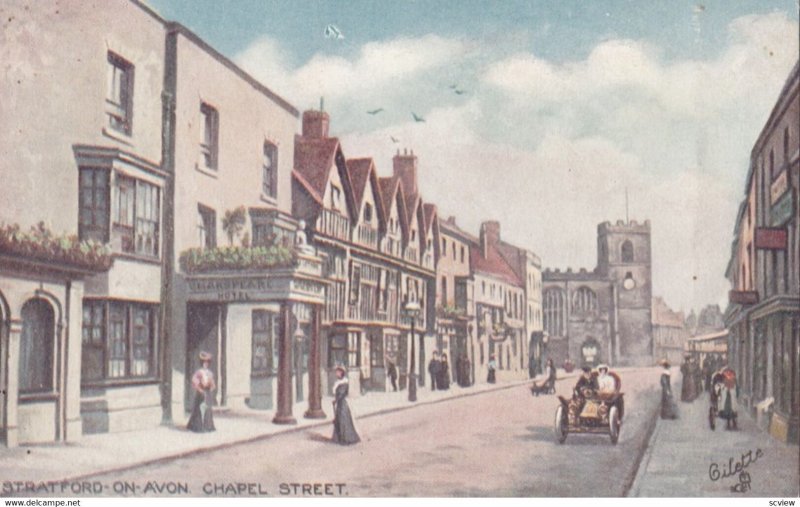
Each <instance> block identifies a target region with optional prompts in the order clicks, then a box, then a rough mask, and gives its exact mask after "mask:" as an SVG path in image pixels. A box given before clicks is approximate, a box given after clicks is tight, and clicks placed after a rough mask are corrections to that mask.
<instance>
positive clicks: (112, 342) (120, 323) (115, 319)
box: [107, 303, 127, 378]
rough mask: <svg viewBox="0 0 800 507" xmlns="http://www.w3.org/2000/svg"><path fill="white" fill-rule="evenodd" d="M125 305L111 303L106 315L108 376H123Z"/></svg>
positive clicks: (125, 352) (125, 350)
mask: <svg viewBox="0 0 800 507" xmlns="http://www.w3.org/2000/svg"><path fill="white" fill-rule="evenodd" d="M125 313H126V312H125V307H123V306H122V305H121V304H119V303H112V304H111V306H110V311H109V316H108V320H109V322H108V332H109V336H108V345H107V353H108V376H109V377H111V378H118V377H124V376H125V358H126V355H127V346H126V340H125V334H126V333H125V327H126V320H127V319H126V318H125Z"/></svg>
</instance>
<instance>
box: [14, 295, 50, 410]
mask: <svg viewBox="0 0 800 507" xmlns="http://www.w3.org/2000/svg"><path fill="white" fill-rule="evenodd" d="M54 344H55V315H54V313H53V307H52V306H50V303H48V302H47V301H45V300H44V299H38V298H37V299H31V300H30V301H28V302H27V303H25V305H24V306H23V307H22V337H21V339H20V350H19V392H20V394H28V393H39V392H47V391H52V390H53V346H54Z"/></svg>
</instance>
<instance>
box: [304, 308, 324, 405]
mask: <svg viewBox="0 0 800 507" xmlns="http://www.w3.org/2000/svg"><path fill="white" fill-rule="evenodd" d="M321 311H322V308H321V307H320V306H318V305H313V306H312V307H311V336H310V337H309V338H310V340H311V343H310V344H309V351H308V410H306V413H305V414H304V415H303V417H305V418H306V419H325V417H326V415H325V412H324V411H323V410H322V374H321V373H320V366H321V361H320V345H321V344H320V320H321V315H320V312H321Z"/></svg>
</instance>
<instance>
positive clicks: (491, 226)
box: [480, 220, 500, 259]
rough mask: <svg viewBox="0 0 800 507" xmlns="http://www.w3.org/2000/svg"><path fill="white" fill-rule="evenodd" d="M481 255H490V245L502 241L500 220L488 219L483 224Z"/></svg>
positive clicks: (485, 256) (484, 256)
mask: <svg viewBox="0 0 800 507" xmlns="http://www.w3.org/2000/svg"><path fill="white" fill-rule="evenodd" d="M480 242H481V255H483V258H484V259H485V258H487V257H489V247H490V246H494V245H496V244H498V243H499V242H500V222H497V221H496V220H488V221H486V222H483V223H482V224H481V236H480Z"/></svg>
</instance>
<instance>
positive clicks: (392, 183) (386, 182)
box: [378, 176, 409, 239]
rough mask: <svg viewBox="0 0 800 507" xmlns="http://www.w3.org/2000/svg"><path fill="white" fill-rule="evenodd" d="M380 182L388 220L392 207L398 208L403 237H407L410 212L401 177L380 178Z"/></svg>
mask: <svg viewBox="0 0 800 507" xmlns="http://www.w3.org/2000/svg"><path fill="white" fill-rule="evenodd" d="M378 183H379V186H380V189H381V198H382V200H383V209H384V211H385V213H386V220H387V221H388V220H389V217H390V216H391V212H392V209H396V210H397V218H398V220H399V221H400V231H401V233H402V236H403V239H405V238H407V237H408V231H409V227H408V213H407V212H406V204H405V197H404V195H403V187H402V185H401V184H400V178H398V177H396V176H391V177H388V178H379V180H378Z"/></svg>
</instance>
